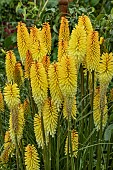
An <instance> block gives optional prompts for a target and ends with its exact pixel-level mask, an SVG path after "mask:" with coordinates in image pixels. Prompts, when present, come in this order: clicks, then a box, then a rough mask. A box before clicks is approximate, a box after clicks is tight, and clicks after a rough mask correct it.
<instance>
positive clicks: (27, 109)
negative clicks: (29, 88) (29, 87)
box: [23, 98, 30, 115]
mask: <svg viewBox="0 0 113 170" xmlns="http://www.w3.org/2000/svg"><path fill="white" fill-rule="evenodd" d="M23 108H24V115H28V114H29V113H30V102H29V99H28V98H27V99H25V100H24V103H23Z"/></svg>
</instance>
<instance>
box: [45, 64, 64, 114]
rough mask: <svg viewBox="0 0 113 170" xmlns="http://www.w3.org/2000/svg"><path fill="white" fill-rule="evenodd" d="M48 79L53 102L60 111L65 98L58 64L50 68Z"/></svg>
mask: <svg viewBox="0 0 113 170" xmlns="http://www.w3.org/2000/svg"><path fill="white" fill-rule="evenodd" d="M48 78H49V88H50V94H51V98H52V101H53V102H54V103H55V105H56V107H57V110H58V111H59V109H60V107H61V104H62V101H63V96H62V93H61V90H60V87H59V80H58V63H53V64H51V65H50V66H49V69H48Z"/></svg>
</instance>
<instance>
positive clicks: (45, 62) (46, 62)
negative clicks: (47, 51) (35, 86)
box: [42, 56, 50, 73]
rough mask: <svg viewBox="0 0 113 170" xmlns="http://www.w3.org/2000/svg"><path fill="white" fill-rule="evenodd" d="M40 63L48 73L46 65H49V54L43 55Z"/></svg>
mask: <svg viewBox="0 0 113 170" xmlns="http://www.w3.org/2000/svg"><path fill="white" fill-rule="evenodd" d="M42 64H43V66H44V68H45V70H46V73H48V67H49V65H50V57H49V56H44V57H43V60H42Z"/></svg>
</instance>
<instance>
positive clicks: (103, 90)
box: [96, 85, 106, 170]
mask: <svg viewBox="0 0 113 170" xmlns="http://www.w3.org/2000/svg"><path fill="white" fill-rule="evenodd" d="M105 94H106V87H104V88H103V85H102V86H101V87H100V113H101V117H100V131H99V139H98V143H99V142H102V120H103V110H104V107H105ZM97 153H98V156H97V165H96V170H99V169H100V164H101V153H102V148H101V145H98V152H97Z"/></svg>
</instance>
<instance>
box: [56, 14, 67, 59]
mask: <svg viewBox="0 0 113 170" xmlns="http://www.w3.org/2000/svg"><path fill="white" fill-rule="evenodd" d="M68 44H69V25H68V20H67V19H66V18H65V17H62V18H61V24H60V30H59V42H58V61H61V58H63V57H64V56H65V55H67V53H68V51H67V49H68Z"/></svg>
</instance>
